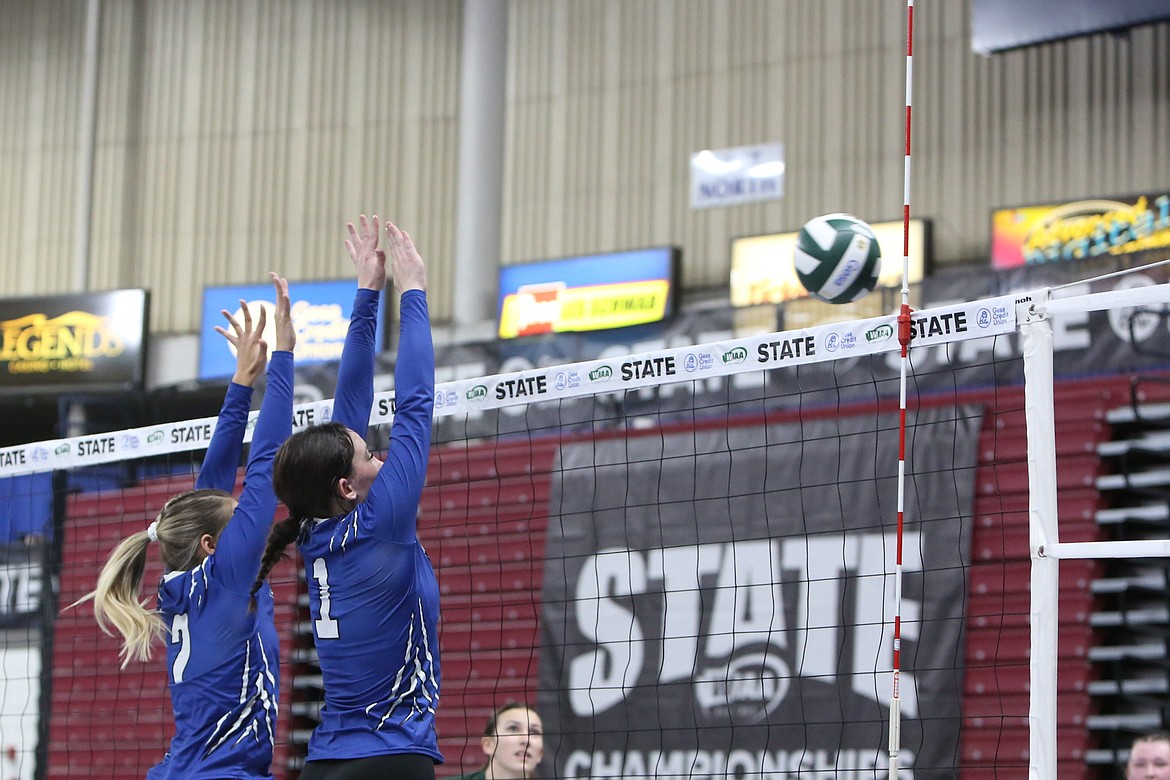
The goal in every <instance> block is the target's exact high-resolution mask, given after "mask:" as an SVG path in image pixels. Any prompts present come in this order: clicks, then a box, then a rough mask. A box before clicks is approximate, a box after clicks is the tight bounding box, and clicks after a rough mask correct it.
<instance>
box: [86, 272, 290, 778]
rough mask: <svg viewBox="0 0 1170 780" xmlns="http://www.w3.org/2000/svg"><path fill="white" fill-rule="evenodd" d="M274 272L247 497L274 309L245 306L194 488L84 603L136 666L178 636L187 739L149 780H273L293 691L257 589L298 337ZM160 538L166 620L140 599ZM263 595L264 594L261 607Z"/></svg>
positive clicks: (170, 668)
mask: <svg viewBox="0 0 1170 780" xmlns="http://www.w3.org/2000/svg"><path fill="white" fill-rule="evenodd" d="M271 277H272V282H273V286H274V287H275V290H276V313H275V326H276V327H275V331H276V344H275V350H274V351H273V354H272V359H271V361H270V362H268V385H267V388H266V389H265V392H264V400H263V402H262V403H261V406H260V415H259V418H258V420H257V423H256V429H255V433H254V435H253V438H252V448H251V451H250V453H249V456H248V464H247V467H246V469H245V472H244V488H243V491H242V492H241V494H240V498H239V501H238V502H237V501H236V500H235V499H233V498H232V494H231V490H232V488H234V487H235V482H236V469H237V465H238V463H239V458H240V453H241V451H242V449H243V437H244V430H245V427H246V425H247V421H248V409H249V407H250V404H251V397H252V384H253V382H254V381H255V380H256V378H257V376H258V375H259V373H260V371H261V370H262V369H263V368H264V365H265V362H266V361H267V358H268V354H267V353H268V346H267V344H266V343H265V342H264V341H263V340H262V339H261V335H262V333H263V330H264V322H265V312H264V310H263V309H261V311H260V314H259V317H258V318H257V322H256V326H255V327H253V322H252V314H251V312H250V311H249V310H248V306H247V304H243V302H242V301H241V304H243V320H244V322H243V325H241V324H240V323H238V322H237V321H236V320H235V318H233V317H232V316H231V315H229V314H228V313H227V312H226V311H225V312H224V316H226V317H227V319H228V322H229V323H230V324H231V328H232V329H231V331H228V330H226V329H224V328H216V330H217V331H219V332H220V333H221V334H223V335H224V336H225V337H226V338H227V339H228V341H229V342H231V343H232V345H233V346H235V348H236V373H235V375H234V376H233V377H232V382H231V384H230V385H229V387H228V391H227V394H226V396H225V397H224V403H223V408H222V410H221V411H220V415H219V419H218V421H217V423H216V427H215V432H214V433H213V434H212V439H211V442H210V443H209V444H208V448H207V454H206V457H205V459H204V463H203V467H202V469H200V472H199V476H198V478H197V480H196V482H195V489H194V490H190V491H187V492H186V493H180V494H179V495H177V496H175V497H174V498H172V499H171V500H169V501H167V503H166V505H165V506H163V508H162V511H161V512H159V514H158V518H157V519H156V520H155V521H154V522H152V523H151V524H150V526H149V527H148V528H147V529H146V530H144V531H139V532H138V533H136V534H133V535H132V536H130V537H128V538H127V539H125V540H123V541H122V542H121V543H120V544H119V545H118V546H117V547H116V548H115V549H114V551H113V552H112V553H111V554H110V558H109V561H107V563H106V565H105V567H104V568H103V569H102V571H101V574H100V575H99V577H98V582H97V587H96V588H95V590H94V591H93V592H92V593H90V594H88V595H87V596H85V597H83V598H82V599H81V601H85V600H88V599H90V598H92V599H93V603H94V615H95V617H96V618H97V620H98V623H99V624H100V625H101V626H102V629H103V630H105V631H106V633H111V632H110V630H109V626H110V625H111V624H112V626H113V627H114V628H115V629H117V631H118V632H119V633H120V634H121V635H122V637H123V640H124V641H123V647H122V653H121V655H122V667H123V668H125V666H126V664H128V663H129V662H130V661H131V660H141V661H145V660H148V659H149V658H150V656H151V645H152V644H153V642H154V640H155V639H156V638H158V637H160V636H161V637H164V638H165V641H166V645H167V677H168V682H169V685H170V692H171V704H172V708H173V711H174V718H175V736H174V738H173V739H172V740H171V745H170V750H169V751H168V752H167V754H166V756H165V757H164V758H163V760H162V762H161V763H159V764H157V765H156V766H154V767H153V768H151V770H150V771H149V772H148V773H147V778H148V780H164V778H180V777H181V778H226V777H231V778H244V779H246V780H252V779H254V778H257V779H259V778H263V779H264V780H271V778H272V774H271V772H270V765H271V763H272V748H273V743H274V731H275V728H276V700H277V696H278V692H279V689H280V685H279V680H280V676H279V665H278V654H277V637H276V627H275V624H274V622H273V603H272V590H271V588H268V587H267V586H265V587H263V588H251V586H252V585H253V582H254V580H255V578H256V572H257V570H258V569H259V567H260V555H261V552H262V550H263V549H264V544H265V539H266V537H267V535H268V531H269V528H270V527H271V524H272V516H273V514H275V512H276V497H275V495H274V494H273V491H272V461H273V457H274V455H275V453H276V450H277V447H279V446H280V444H281V443H282V442H283V441H284V440H285V439H287V438H288V435H289V433H290V431H291V429H292V387H293V354H292V350H293V347H294V346H295V345H296V332H295V330H294V329H293V325H292V318H291V306H290V301H289V295H288V282H287V281H286V280H285V279H283V278H281V277H279V276H277V275H276V274H271ZM152 543H157V544H158V547H159V552H160V554H161V556H162V559H163V563H164V564H165V567H166V571H165V573H164V574H163V576H162V580H161V582H160V583H159V587H158V610H157V612H156V611H149V610H147V609H146V608H145V606H144V605H143V603H142V602H140V601H139V590H140V588H141V586H142V576H143V571H144V569H145V567H146V555H147V551H148V549H149V546H150V545H151V544H152ZM250 589H251V590H252V591H253V592H258V595H257V596H256V597H255V599H253V597H252V595H251V594H250V593H249V590H250ZM78 603H80V602H78Z"/></svg>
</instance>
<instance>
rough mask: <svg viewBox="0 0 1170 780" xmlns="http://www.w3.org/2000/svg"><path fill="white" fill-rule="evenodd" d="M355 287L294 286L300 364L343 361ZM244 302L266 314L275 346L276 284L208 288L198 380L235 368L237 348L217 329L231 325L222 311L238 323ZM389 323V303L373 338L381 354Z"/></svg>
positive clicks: (349, 283)
mask: <svg viewBox="0 0 1170 780" xmlns="http://www.w3.org/2000/svg"><path fill="white" fill-rule="evenodd" d="M356 289H357V288H356V286H355V285H354V282H353V280H351V279H339V280H335V281H325V282H290V283H289V285H288V292H289V297H290V298H291V299H292V318H293V325H295V326H296V329H297V348H296V352H295V355H296V362H297V365H298V366H303V365H308V364H311V363H328V362H331V361H337V360H340V359H341V347H342V345H343V344H344V343H345V333H346V331H347V330H348V329H349V315H350V312H351V311H352V310H353V298H354V292H355V291H356ZM241 300H243V301H246V302H247V303H248V308H249V309H251V310H252V312H253V316H256V315H257V314H258V313H259V309H260V307H263V308H265V309H267V311H268V318H267V319H268V323H267V326H266V327H265V337H264V338H265V340H266V341H268V343H269V345H271V344H273V343H274V336H273V335H272V320H273V309H272V285H270V284H251V285H244V286H239V287H207V288H204V290H203V314H202V317H201V318H200V324H199V378H200V379H222V378H225V377H230V376H231V375H232V374H233V373H234V372H235V370H236V355H235V350H234V349H233V348H232V346H231V345H230V344H229V343H228V342H227V339H225V338H224V337H223V336H221V335H220V334H218V333H216V332H215V326H216V325H220V326H224V327H226V326H227V319H226V318H225V317H224V316H223V314H222V313H221V312H222V311H227V312H230V313H231V315H232V316H233V317H236V318H237V320H238V319H239V318H240V316H241V310H240V301H241ZM385 322H386V307H385V305H383V306H379V307H378V327H377V331H376V332H375V334H374V350H375V352H380V351H382V349H383V347H384V334H385V331H386V328H385Z"/></svg>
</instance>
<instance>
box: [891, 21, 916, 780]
mask: <svg viewBox="0 0 1170 780" xmlns="http://www.w3.org/2000/svg"><path fill="white" fill-rule="evenodd" d="M913 76H914V0H906V156H905V166H904V173H903V181H902V308H901V311H899V313H898V342H899V343H900V344H901V345H902V361H901V373H900V383H899V386H898V531H897V544H896V547H897V553H896V556H897V557H896V559H895V563H894V663H893V686H892V691H891V694H890V744H889V751H890V753H889V755H890V773H889V780H897V778H898V752H899V750H900V749H901V746H902V699H901V695H900V690H899V685H900V679H899V678H900V675H901V672H902V526H903V521H904V519H905V516H906V375H907V373H908V369H909V364H910V337H911V327H910V281H909V280H910V106H911V94H912V85H913V80H914V79H913Z"/></svg>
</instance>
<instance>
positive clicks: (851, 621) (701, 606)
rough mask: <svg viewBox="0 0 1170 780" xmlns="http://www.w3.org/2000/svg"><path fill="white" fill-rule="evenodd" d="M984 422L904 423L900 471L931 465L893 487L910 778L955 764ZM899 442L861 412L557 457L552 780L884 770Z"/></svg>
mask: <svg viewBox="0 0 1170 780" xmlns="http://www.w3.org/2000/svg"><path fill="white" fill-rule="evenodd" d="M980 418H981V414H980V412H979V411H978V410H977V409H972V408H961V409H958V410H956V409H945V410H924V411H922V412H920V413H918V414H917V415H911V419H910V421H909V424H908V437H909V438H908V441H907V461H908V463H909V464H910V469H911V471H912V472H913V471H914V465H913V464H915V463H918V464H923V465H922V467H921V468H920V469H919V470H918V473H910V474H908V478H907V482H906V484H907V497H906V513H905V533H904V543H905V547H904V553H903V567H904V579H903V586H904V591H903V604H902V639H901V646H902V662H901V666H902V670H903V671H902V674H901V678H900V686H899V689H900V698H901V711H902V751H901V755H900V760H899V764H900V766H901V767H902V768H903V774H901V775H900V776H903V777H911V776H913V777H917V778H926V777H936V776H937V777H944V776H946V777H949V776H953V771H954V769H953V767H954V766H955V763H956V758H957V754H958V740H959V725H960V717H959V707H960V699H961V687H962V679H963V678H962V671H961V670H962V650H961V648H962V643H961V640H962V622H963V621H962V617H963V611H962V609H963V603H964V594H965V592H966V582H965V575H964V571H965V568H964V565H965V564H966V563H967V562H968V560H969V547H970V531H969V529H970V526H971V523H970V519H971V511H972V505H973V500H974V468H973V467H974V464H975V460H976V441H977V435H978V430H979V424H980ZM897 427H898V426H897V424H896V420H895V419H892V417H891V416H886V415H883V416H876V417H874V416H866V417H850V418H840V419H835V420H822V421H811V422H810V421H805V422H804V423H802V424H801V425H799V426H795V425H772V426H754V427H742V428H727V429H721V430H700V431H684V432H679V433H674V434H669V435H666V436H661V435H654V436H644V437H630V438H617V439H610V440H601V441H587V442H578V443H572V444H568V445H566V446H564V447H562V449H561V451H560V454H559V461H560V462H559V463H558V464H557V467H556V468H555V469H554V474H556V475H559V477H558V478H557V480H559V481H554V486H553V492H552V495H551V497H550V521H549V530H548V541H547V554H546V558H545V560H546V567H545V572H544V585H543V594H542V599H541V603H542V605H543V614H542V617H541V625H542V631H543V637H542V641H541V648H542V650H541V652H542V655H541V659H540V698H539V702H540V707H539V709H540V711H541V713H542V714H543V716H544V719H545V733H546V738H545V741H546V749H545V760H546V762H551V764H552V766H551V767H549V768H548V769H549V774H550V776H554V777H559V778H602V777H622V778H664V777H672V778H683V777H685V778H716V777H718V778H747V777H770V778H796V777H798V776H800V777H809V776H814V775H810V774H809V773H816V772H825V773H830V774H831V776H833V777H835V778H862V777H866V778H872V777H873V776H874V770H875V767H877V768H879V769H881V768H884V767H885V766H886V764H887V760H888V759H887V754H888V745H887V735H888V727H889V726H888V723H889V709H890V707H889V702H890V697H891V691H892V685H893V678H892V674H891V670H892V666H893V661H892V659H893V656H892V648H893V612H892V604H893V599H892V594H893V588H894V578H893V575H892V572H893V570H894V562H895V522H896V517H897V515H896V507H897V479H896V475H897V456H898V434H897ZM948 460H949V462H947V461H948ZM830 774H826V775H824V776H830ZM815 776H821V775H815Z"/></svg>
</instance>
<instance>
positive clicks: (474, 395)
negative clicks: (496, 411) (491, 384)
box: [467, 385, 488, 401]
mask: <svg viewBox="0 0 1170 780" xmlns="http://www.w3.org/2000/svg"><path fill="white" fill-rule="evenodd" d="M487 394H488V390H487V387H486V386H484V385H476V386H475V387H473V388H471V389H470V390H468V391H467V400H468V401H482V400H483V399H485V398H487Z"/></svg>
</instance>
